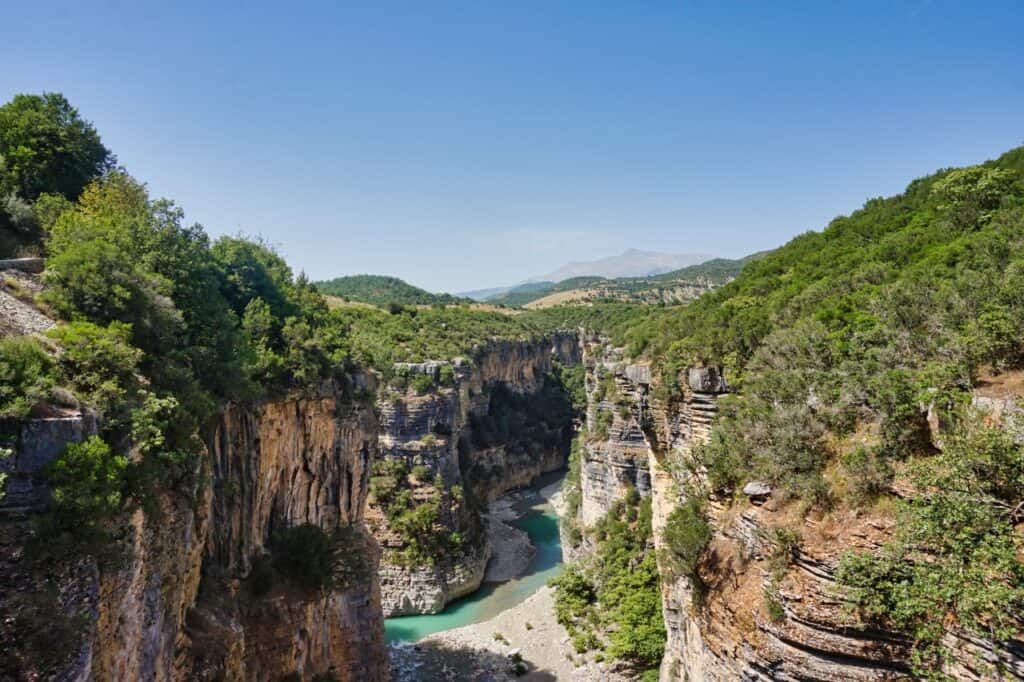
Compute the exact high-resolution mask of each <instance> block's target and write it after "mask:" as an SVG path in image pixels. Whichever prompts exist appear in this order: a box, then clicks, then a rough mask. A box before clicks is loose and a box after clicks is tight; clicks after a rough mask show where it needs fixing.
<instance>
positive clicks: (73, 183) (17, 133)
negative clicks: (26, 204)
mask: <svg viewBox="0 0 1024 682" xmlns="http://www.w3.org/2000/svg"><path fill="white" fill-rule="evenodd" d="M0 155H2V156H3V157H4V160H5V162H6V172H5V174H4V177H3V179H2V183H3V187H2V188H0V189H3V190H4V192H11V191H13V192H16V193H17V194H18V195H19V196H21V197H22V198H24V199H28V200H30V201H31V200H35V199H36V197H38V196H39V195H40V194H42V193H43V192H52V193H56V194H60V195H63V196H65V197H67V198H68V199H71V200H74V199H76V198H78V195H79V194H80V193H81V191H82V189H83V188H84V187H85V186H86V185H87V184H88V183H89V182H90V181H92V180H93V179H94V178H97V177H99V176H100V175H102V174H103V173H104V172H106V171H108V170H110V169H111V168H113V166H114V164H115V163H116V160H115V158H114V156H113V154H111V153H110V151H109V150H108V149H107V148H106V147H104V146H103V143H102V142H101V141H100V136H99V134H98V133H97V132H96V129H95V128H94V127H93V126H92V124H91V123H89V122H87V121H85V120H83V119H82V118H81V116H79V114H78V110H77V109H75V108H74V107H72V106H71V104H70V103H69V102H68V101H67V99H65V97H64V96H63V95H61V94H58V93H52V92H49V93H44V94H42V95H16V96H15V97H14V99H13V100H11V101H10V102H8V103H7V104H5V105H3V106H2V107H0Z"/></svg>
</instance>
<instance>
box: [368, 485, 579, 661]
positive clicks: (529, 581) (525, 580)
mask: <svg viewBox="0 0 1024 682" xmlns="http://www.w3.org/2000/svg"><path fill="white" fill-rule="evenodd" d="M563 475H564V472H558V473H557V474H549V475H546V476H542V477H541V478H540V479H539V480H538V482H537V484H536V485H534V486H532V487H530V488H527V489H525V490H523V492H522V499H521V500H520V501H518V502H517V503H516V504H515V506H514V509H516V511H518V512H520V513H521V514H522V515H521V516H520V517H519V518H518V519H516V520H515V521H510V522H509V523H510V524H511V525H513V526H515V527H517V528H521V529H522V530H524V531H526V533H527V534H528V535H529V536H530V542H531V543H533V546H534V547H536V548H537V553H536V554H534V556H533V559H532V561H531V562H530V565H529V566H528V567H527V569H526V572H525V573H524V574H523V575H521V576H519V577H518V578H513V579H512V580H509V581H507V582H503V583H484V584H483V585H481V586H480V589H479V590H477V591H476V592H474V593H473V594H471V595H469V596H467V597H463V598H462V599H459V600H457V601H454V602H452V603H451V604H449V605H448V606H447V607H445V609H444V610H443V611H441V612H440V613H435V614H431V615H424V616H400V617H397V618H387V619H385V620H384V634H385V636H386V638H387V640H388V641H389V642H397V641H405V642H415V641H416V640H418V639H420V638H422V637H426V636H427V635H430V634H433V633H435V632H441V631H442V630H450V629H452V628H458V627H462V626H463V625H470V624H472V623H479V622H481V621H485V620H487V619H489V618H491V617H493V616H495V615H497V614H499V613H501V612H502V611H504V610H506V609H509V608H511V607H513V606H515V605H516V604H518V603H520V602H522V601H523V600H525V599H526V598H527V597H529V596H530V595H531V594H533V593H534V592H536V591H537V590H539V589H540V588H541V587H543V585H544V583H546V582H547V581H548V580H549V579H550V578H552V577H554V576H555V575H558V573H559V572H560V571H561V570H562V543H561V541H560V540H559V537H558V517H557V516H556V515H555V512H554V510H553V509H552V508H551V505H550V504H549V503H548V501H547V500H546V499H545V496H546V495H547V493H549V491H552V490H554V489H557V486H558V485H559V484H560V483H561V477H562V476H563ZM542 489H543V490H544V492H545V496H542V495H541V494H540V490H542Z"/></svg>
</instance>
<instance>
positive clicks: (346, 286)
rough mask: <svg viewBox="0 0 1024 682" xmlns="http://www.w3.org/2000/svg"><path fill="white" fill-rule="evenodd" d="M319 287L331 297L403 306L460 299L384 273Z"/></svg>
mask: <svg viewBox="0 0 1024 682" xmlns="http://www.w3.org/2000/svg"><path fill="white" fill-rule="evenodd" d="M316 288H317V289H319V290H320V291H321V292H323V293H325V294H328V295H329V296H337V297H338V298H341V299H344V300H346V301H358V302H361V303H369V304H370V305H376V306H384V305H387V304H389V303H400V304H403V305H435V304H436V305H448V304H451V303H458V302H459V301H460V300H461V299H459V298H456V297H455V296H452V295H451V294H432V293H430V292H429V291H426V290H424V289H420V288H419V287H414V286H412V285H411V284H408V283H406V282H404V281H402V280H400V279H398V278H397V277H386V276H383V275H349V276H348V277H336V278H334V279H331V280H327V281H325V282H317V283H316Z"/></svg>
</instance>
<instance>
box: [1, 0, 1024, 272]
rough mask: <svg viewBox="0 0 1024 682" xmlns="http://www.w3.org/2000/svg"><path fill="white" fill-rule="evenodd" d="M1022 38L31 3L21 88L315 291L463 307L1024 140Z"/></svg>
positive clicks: (745, 24) (630, 9)
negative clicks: (43, 96)
mask: <svg viewBox="0 0 1024 682" xmlns="http://www.w3.org/2000/svg"><path fill="white" fill-rule="evenodd" d="M739 7H742V8H743V12H742V13H740V12H739V11H738V8H739ZM1022 19H1024V6H1022V5H1021V4H1020V3H1017V2H991V3H985V6H984V8H983V9H982V8H981V7H980V6H978V5H973V4H972V5H966V4H962V3H952V2H949V3H947V2H938V1H936V2H927V1H924V2H916V3H912V4H911V3H895V4H894V3H887V2H875V3H857V4H856V5H850V6H839V5H833V4H831V3H830V4H827V5H826V4H824V3H822V4H821V5H820V6H819V5H810V6H802V7H800V8H797V7H796V6H793V5H790V6H785V7H780V6H777V5H773V6H751V5H746V4H745V5H742V6H741V5H731V6H726V5H722V4H715V5H696V4H687V5H679V4H678V3H651V4H645V5H643V6H639V5H635V4H626V5H618V6H612V5H608V6H603V5H594V4H593V3H564V4H561V3H560V4H559V5H558V6H548V5H540V4H537V5H533V4H517V5H515V6H507V7H484V6H481V5H478V4H471V3H455V4H451V5H447V6H445V7H431V8H428V7H425V6H415V5H414V6H404V7H402V9H401V11H396V8H395V7H392V6H390V4H389V3H381V4H374V5H372V6H364V7H343V8H339V7H336V6H335V5H334V4H333V3H319V4H317V3H314V4H311V5H304V6H303V7H302V8H300V9H296V8H291V7H284V6H280V7H276V8H270V7H264V8H256V9H253V8H245V9H235V10H231V9H219V10H212V9H209V8H207V7H206V5H205V4H199V3H188V2H186V3H179V4H175V5H174V6H165V5H163V4H156V3H126V4H123V5H113V4H110V5H104V6H101V7H97V6H94V5H92V4H81V3H57V4H52V3H36V4H24V3H22V4H19V5H16V6H14V7H11V8H8V11H7V12H6V15H5V23H6V24H7V26H8V27H10V28H15V27H16V28H17V30H9V34H8V35H5V49H4V57H3V66H4V68H2V69H0V93H2V94H3V99H4V101H6V100H9V99H10V98H11V97H12V96H13V95H14V94H16V93H19V92H31V93H38V92H41V91H59V92H63V93H64V94H65V95H67V97H68V98H69V99H70V101H71V102H72V103H73V104H74V105H75V106H76V107H78V108H79V110H80V112H81V114H82V116H83V117H85V118H86V119H88V120H91V121H93V122H94V123H95V125H96V127H97V128H98V130H99V131H100V133H101V134H102V136H103V140H104V142H105V144H106V145H107V146H108V147H109V148H110V149H111V150H113V151H114V152H115V153H116V154H117V155H118V158H119V161H120V162H121V163H122V164H123V165H124V166H125V167H126V168H127V169H128V170H129V172H131V173H132V174H133V175H135V176H136V177H138V178H139V179H140V180H143V181H145V182H147V183H148V184H149V186H150V188H151V190H152V192H153V194H154V195H156V196H165V197H168V198H170V199H173V200H174V201H175V202H176V203H177V204H178V205H180V206H181V207H182V208H183V209H184V210H185V212H186V216H187V218H188V219H189V220H190V221H197V222H199V223H201V224H203V226H204V227H205V228H206V229H207V231H208V232H209V233H210V234H211V235H214V236H216V235H221V234H226V233H236V232H239V231H241V232H245V233H247V234H251V235H261V236H263V237H264V238H266V239H267V240H268V241H270V242H271V243H273V244H276V245H277V246H278V247H279V249H280V250H281V252H282V253H283V254H284V255H285V256H286V258H287V259H288V261H289V262H290V263H291V264H292V265H293V266H294V267H295V268H296V270H304V271H305V272H306V273H307V274H308V275H309V276H310V277H312V278H314V279H327V278H332V277H336V276H340V275H345V274H355V273H374V274H386V275H393V276H397V277H400V278H402V279H404V280H406V281H408V282H410V283H412V284H415V285H417V286H420V287H424V288H426V289H429V290H432V291H449V292H452V291H466V290H472V289H482V288H489V287H496V286H505V285H509V284H514V283H516V282H519V281H523V280H524V279H526V278H529V277H533V276H536V275H538V274H540V273H544V272H548V271H551V270H554V269H555V268H557V267H559V266H561V265H563V264H565V263H568V262H570V261H580V260H592V259H597V258H603V257H607V256H611V255H614V254H617V253H621V252H622V251H624V250H626V249H630V248H635V249H642V250H647V251H658V252H666V253H707V254H712V255H715V256H720V257H727V258H736V257H741V256H744V255H747V254H749V253H752V252H755V251H760V250H764V249H770V248H774V247H776V246H779V245H781V244H782V243H784V242H786V241H787V240H788V239H790V238H791V237H793V236H795V235H797V234H799V233H801V232H804V231H807V230H811V229H814V230H818V229H821V228H823V227H824V226H825V225H826V224H827V223H828V221H829V220H830V219H831V218H833V217H834V216H836V215H839V214H842V213H848V212H850V211H852V210H854V209H856V208H858V207H859V206H861V205H862V204H863V203H864V201H865V200H866V199H868V198H869V197H874V196H882V195H890V194H893V193H896V192H899V191H901V190H902V189H903V188H904V187H905V186H906V182H907V180H908V178H913V177H919V176H921V175H924V174H927V173H930V172H932V171H934V170H936V169H938V168H940V167H944V166H949V165H951V164H957V165H959V164H968V163H975V162H979V161H983V160H985V159H988V158H992V157H994V156H996V155H998V154H999V153H1001V152H1003V151H1005V150H1007V149H1009V148H1012V147H1014V146H1017V145H1019V144H1021V143H1022V142H1024V129H1022V128H1021V126H1020V111H1021V110H1022V105H1024V70H1022V69H1021V68H1020V67H1021V64H1022V63H1024V48H1022V47H1021V42H1020V40H1019V35H1017V34H1018V33H1019V29H1020V26H1021V24H1022ZM951 46H955V49H953V47H951Z"/></svg>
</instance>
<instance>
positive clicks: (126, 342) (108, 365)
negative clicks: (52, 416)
mask: <svg viewBox="0 0 1024 682" xmlns="http://www.w3.org/2000/svg"><path fill="white" fill-rule="evenodd" d="M48 335H49V336H50V337H51V338H53V339H54V340H56V341H57V342H58V343H59V344H60V348H61V350H60V354H59V356H58V365H57V369H58V376H59V379H60V381H61V383H62V384H63V385H65V386H69V387H71V388H73V389H74V391H75V393H76V394H77V395H78V396H79V397H80V398H81V399H82V400H83V401H84V402H85V403H86V404H87V405H89V406H91V407H94V408H96V409H98V410H100V412H101V414H102V415H103V417H104V425H105V427H107V428H110V427H112V426H114V425H115V424H116V423H119V422H123V421H126V420H127V418H128V414H127V412H128V410H129V408H130V403H131V402H132V401H134V400H136V399H137V397H138V396H137V394H138V391H139V390H140V385H139V381H138V377H137V374H136V372H137V371H138V365H139V362H140V361H141V360H142V351H140V350H139V349H137V348H133V347H132V346H131V345H130V337H131V329H130V328H129V327H128V325H126V324H123V323H119V322H113V323H111V324H110V325H108V326H106V327H101V326H99V325H96V324H93V323H91V322H70V323H68V324H62V325H58V326H57V327H55V328H54V329H52V330H51V331H50V332H48Z"/></svg>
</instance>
